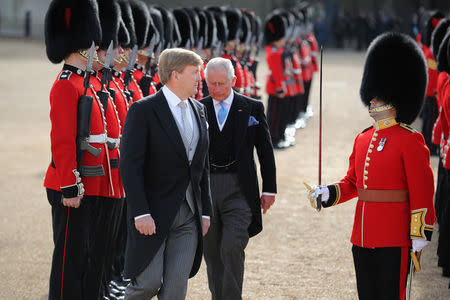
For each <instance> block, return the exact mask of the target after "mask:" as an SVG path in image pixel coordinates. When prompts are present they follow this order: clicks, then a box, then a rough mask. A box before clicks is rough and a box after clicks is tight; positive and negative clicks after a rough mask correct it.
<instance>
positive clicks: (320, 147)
mask: <svg viewBox="0 0 450 300" xmlns="http://www.w3.org/2000/svg"><path fill="white" fill-rule="evenodd" d="M322 62H323V46H321V47H320V85H319V86H320V93H319V185H321V184H322ZM319 198H321V196H319ZM321 208H322V201H321V199H319V201H318V202H317V211H320V210H321Z"/></svg>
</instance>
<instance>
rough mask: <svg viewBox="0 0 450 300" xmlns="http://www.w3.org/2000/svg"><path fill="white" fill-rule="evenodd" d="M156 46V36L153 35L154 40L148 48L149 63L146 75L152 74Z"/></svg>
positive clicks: (147, 62) (147, 63) (146, 65)
mask: <svg viewBox="0 0 450 300" xmlns="http://www.w3.org/2000/svg"><path fill="white" fill-rule="evenodd" d="M155 44H156V36H155V35H153V36H152V39H151V40H150V44H149V46H148V57H147V61H146V62H145V75H148V73H149V72H150V63H151V61H152V57H153V51H154V50H155Z"/></svg>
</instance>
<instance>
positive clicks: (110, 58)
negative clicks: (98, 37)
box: [105, 41, 114, 69]
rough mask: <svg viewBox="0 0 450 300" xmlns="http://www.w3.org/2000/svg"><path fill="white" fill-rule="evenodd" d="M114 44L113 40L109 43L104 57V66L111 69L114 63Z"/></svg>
mask: <svg viewBox="0 0 450 300" xmlns="http://www.w3.org/2000/svg"><path fill="white" fill-rule="evenodd" d="M113 47H114V45H113V41H111V43H110V44H109V47H108V51H106V58H105V68H107V69H111V68H112V67H113V64H114V48H113Z"/></svg>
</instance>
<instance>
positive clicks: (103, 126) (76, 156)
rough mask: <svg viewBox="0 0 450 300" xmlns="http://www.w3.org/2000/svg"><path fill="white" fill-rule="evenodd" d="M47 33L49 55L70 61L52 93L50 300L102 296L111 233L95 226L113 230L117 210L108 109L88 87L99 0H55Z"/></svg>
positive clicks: (48, 185)
mask: <svg viewBox="0 0 450 300" xmlns="http://www.w3.org/2000/svg"><path fill="white" fill-rule="evenodd" d="M45 28H46V30H45V43H46V50H47V56H48V58H49V59H50V61H51V62H53V63H60V62H61V61H64V63H65V64H64V66H63V70H62V71H61V72H60V73H59V74H58V77H57V79H56V81H55V83H54V84H53V87H52V89H51V91H50V121H51V127H52V129H51V133H50V141H51V152H52V162H51V163H50V165H49V167H48V169H47V173H46V175H45V180H44V186H45V187H46V188H47V197H48V201H49V203H50V204H51V206H52V224H53V241H54V244H55V245H54V251H53V259H52V267H51V274H50V284H49V287H50V289H49V299H58V300H61V299H88V298H89V299H98V298H99V296H100V294H101V292H100V290H101V285H102V280H103V278H104V272H103V271H104V267H105V264H104V261H103V257H104V256H105V253H106V249H107V247H108V243H107V240H108V239H109V237H110V235H109V234H108V231H101V230H100V227H98V226H97V225H98V223H99V222H102V223H104V224H105V227H106V226H107V225H111V224H112V222H111V221H112V220H111V219H110V218H111V216H112V215H113V214H112V213H111V212H112V211H109V215H108V216H106V215H101V214H99V213H98V212H99V207H110V206H111V205H112V202H111V197H114V182H113V181H112V177H111V170H110V166H111V162H110V160H109V159H110V153H109V151H108V147H107V133H108V131H107V123H106V115H105V110H104V107H103V105H102V103H101V102H100V101H99V99H98V98H97V97H96V95H95V92H94V90H93V89H92V87H91V86H90V85H89V81H86V84H87V85H86V86H85V85H84V82H85V76H87V74H86V73H85V70H86V65H87V60H88V55H87V49H88V48H89V47H90V46H91V43H92V42H95V43H97V44H98V43H99V42H100V38H101V35H102V32H101V27H100V23H99V16H98V5H97V2H96V1H92V0H76V1H75V0H71V1H62V0H53V1H52V2H51V3H50V6H49V9H48V11H47V15H46V18H45ZM81 100H83V101H81ZM117 171H118V169H117ZM115 195H116V197H117V196H119V195H120V192H119V191H117V192H116V194H115ZM119 197H120V196H119ZM110 228H111V227H109V228H108V229H110Z"/></svg>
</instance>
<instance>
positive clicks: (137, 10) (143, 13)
mask: <svg viewBox="0 0 450 300" xmlns="http://www.w3.org/2000/svg"><path fill="white" fill-rule="evenodd" d="M130 6H131V11H132V12H133V20H134V32H135V33H136V42H137V46H138V48H139V49H143V48H145V44H146V42H147V35H148V28H149V26H150V25H149V24H150V14H149V12H148V8H147V6H146V5H145V4H144V3H143V2H142V1H139V0H130Z"/></svg>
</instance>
